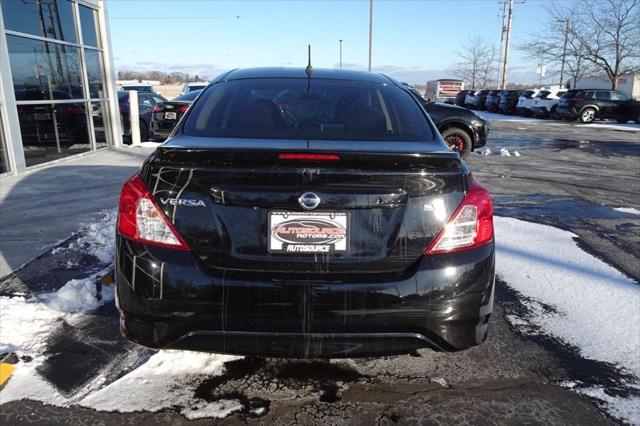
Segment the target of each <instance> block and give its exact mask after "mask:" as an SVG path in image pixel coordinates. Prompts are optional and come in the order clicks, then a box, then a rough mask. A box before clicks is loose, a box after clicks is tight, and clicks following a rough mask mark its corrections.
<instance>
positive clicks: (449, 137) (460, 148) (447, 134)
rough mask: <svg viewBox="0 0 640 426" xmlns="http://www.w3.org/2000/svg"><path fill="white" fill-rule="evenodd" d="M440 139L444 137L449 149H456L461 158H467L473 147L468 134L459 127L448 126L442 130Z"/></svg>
mask: <svg viewBox="0 0 640 426" xmlns="http://www.w3.org/2000/svg"><path fill="white" fill-rule="evenodd" d="M442 139H444V141H445V142H446V144H447V146H448V147H449V149H450V150H452V151H454V150H455V151H457V152H458V154H460V157H462V158H467V155H469V153H470V152H471V148H472V147H473V143H472V141H471V137H470V136H469V134H468V133H467V132H465V131H464V130H462V129H461V128H459V127H449V128H448V129H446V130H444V131H443V132H442Z"/></svg>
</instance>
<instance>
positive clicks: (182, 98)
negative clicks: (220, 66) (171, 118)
mask: <svg viewBox="0 0 640 426" xmlns="http://www.w3.org/2000/svg"><path fill="white" fill-rule="evenodd" d="M200 92H201V90H192V91H191V92H189V93H187V94H185V95H182V96H178V97H176V98H173V100H174V101H190V102H193V101H194V100H195V99H196V98H197V97H198V95H199V94H200Z"/></svg>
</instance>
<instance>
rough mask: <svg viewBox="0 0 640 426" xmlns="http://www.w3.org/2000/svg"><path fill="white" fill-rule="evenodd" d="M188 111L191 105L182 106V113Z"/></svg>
mask: <svg viewBox="0 0 640 426" xmlns="http://www.w3.org/2000/svg"><path fill="white" fill-rule="evenodd" d="M188 109H189V105H182V106H181V107H180V112H181V113H182V114H184V113H185V112H187V110H188Z"/></svg>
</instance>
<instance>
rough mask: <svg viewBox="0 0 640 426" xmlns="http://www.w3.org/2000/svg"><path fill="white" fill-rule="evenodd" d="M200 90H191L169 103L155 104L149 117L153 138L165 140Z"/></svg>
mask: <svg viewBox="0 0 640 426" xmlns="http://www.w3.org/2000/svg"><path fill="white" fill-rule="evenodd" d="M200 92H202V90H193V91H191V92H189V93H187V94H186V95H182V96H178V97H177V98H175V99H172V100H170V101H163V102H159V103H157V104H156V105H155V106H154V107H153V114H152V115H151V132H152V133H153V135H154V136H155V137H159V138H163V139H164V138H167V137H168V136H169V135H170V134H171V132H172V131H173V128H174V127H175V126H176V124H177V123H178V121H180V118H182V116H183V115H184V113H186V112H187V110H188V109H189V107H190V106H191V104H192V103H193V101H194V100H195V99H196V98H197V97H198V95H200Z"/></svg>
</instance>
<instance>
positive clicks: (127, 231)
mask: <svg viewBox="0 0 640 426" xmlns="http://www.w3.org/2000/svg"><path fill="white" fill-rule="evenodd" d="M118 233H119V234H120V235H122V236H123V237H125V238H127V239H129V240H133V241H137V242H139V243H143V244H150V245H155V246H161V247H168V248H172V249H175V250H185V251H186V250H189V246H187V244H186V243H185V242H184V240H183V239H182V237H181V236H180V234H179V233H178V231H177V230H176V229H175V228H174V227H173V225H172V224H171V222H169V219H168V218H167V216H166V215H165V214H164V212H163V211H162V209H160V207H159V206H158V204H157V203H156V201H155V200H154V199H153V196H152V195H151V193H150V192H149V190H148V189H147V185H146V184H145V183H144V181H143V180H142V178H141V177H140V175H135V176H133V177H131V178H130V179H129V180H127V181H126V182H125V183H124V186H123V187H122V191H121V192H120V205H119V209H118Z"/></svg>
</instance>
